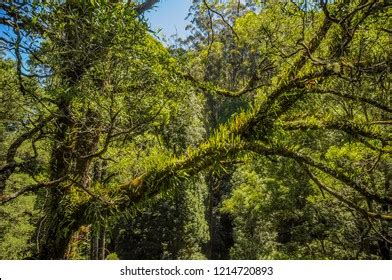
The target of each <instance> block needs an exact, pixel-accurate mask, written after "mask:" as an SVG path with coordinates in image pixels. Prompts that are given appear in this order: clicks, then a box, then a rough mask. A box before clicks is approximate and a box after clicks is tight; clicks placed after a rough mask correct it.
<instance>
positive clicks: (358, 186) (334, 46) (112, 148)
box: [0, 0, 392, 259]
mask: <svg viewBox="0 0 392 280" xmlns="http://www.w3.org/2000/svg"><path fill="white" fill-rule="evenodd" d="M156 2H157V1H146V3H145V4H142V6H137V5H136V4H134V3H132V2H128V3H122V2H115V1H114V2H113V1H110V2H106V1H97V2H95V1H92V2H91V3H90V2H89V3H87V2H85V1H82V2H79V1H65V2H64V3H59V4H58V3H57V4H53V3H49V4H45V5H44V6H43V4H42V3H39V2H37V3H36V2H34V1H33V2H31V3H30V2H29V3H23V4H18V3H16V2H15V3H14V2H11V3H10V4H8V3H4V4H0V8H1V10H2V11H3V13H1V16H0V24H2V25H4V26H6V28H7V29H8V30H9V31H10V32H11V33H12V34H11V35H10V36H4V38H3V36H2V37H1V39H2V40H1V41H2V42H3V43H4V44H3V47H2V48H3V49H7V50H8V51H9V52H11V53H13V54H14V56H15V61H16V63H15V66H14V69H15V70H14V71H15V73H16V74H15V76H16V87H17V89H15V91H18V93H19V95H18V97H17V98H21V100H22V101H21V102H23V103H25V104H28V107H27V109H28V110H25V111H23V112H24V114H22V115H21V116H18V117H17V120H18V123H17V125H16V127H15V128H14V130H13V131H12V132H10V133H9V135H8V136H7V137H8V138H7V139H5V140H4V141H3V142H2V145H3V146H4V147H7V148H6V149H7V152H6V153H5V154H6V156H2V157H3V158H2V167H1V173H0V174H1V178H0V179H1V183H0V195H1V202H2V203H7V202H10V201H12V200H13V199H15V198H17V197H19V196H21V195H24V194H26V193H35V194H37V195H38V198H39V200H40V201H41V202H40V204H39V207H41V208H42V209H44V215H43V218H42V220H41V221H40V223H39V225H40V226H39V227H37V229H38V230H37V236H36V237H37V240H40V241H39V244H38V247H39V248H40V250H39V253H38V257H39V258H43V259H58V258H64V257H66V256H67V250H68V249H69V247H70V243H72V242H71V241H72V240H73V237H75V236H77V235H78V232H79V233H80V230H81V229H82V227H83V226H86V225H92V224H97V223H98V224H99V223H102V222H103V221H104V220H106V219H107V218H108V217H112V216H115V215H116V213H121V212H124V211H125V210H127V211H128V210H130V209H131V210H132V209H135V208H137V207H138V206H139V205H141V203H146V202H148V201H150V200H152V199H154V198H157V197H164V195H165V194H168V195H169V196H170V194H171V192H172V191H173V190H175V189H176V187H179V186H180V187H181V186H185V185H187V184H188V183H186V182H187V181H189V182H192V180H193V178H195V176H199V174H200V172H203V171H206V170H207V171H208V170H210V171H211V170H213V171H214V172H224V171H225V169H226V168H227V165H233V164H241V163H243V162H246V161H248V159H249V158H252V157H256V158H258V159H260V162H265V164H266V165H272V166H274V164H275V162H283V163H280V164H283V165H285V164H290V166H293V167H292V169H291V170H292V171H291V172H292V173H291V174H290V175H291V176H293V175H295V174H302V176H304V178H306V179H307V181H308V182H306V184H305V183H304V185H306V186H308V187H309V186H310V185H311V186H313V187H317V188H318V189H320V190H321V191H322V192H323V193H324V195H326V196H328V197H329V199H333V201H336V200H337V201H339V203H340V204H339V205H341V204H342V205H344V206H345V207H347V208H348V209H351V210H355V213H357V217H358V219H361V221H365V223H368V224H369V225H371V230H372V231H373V233H376V235H377V236H378V237H380V239H379V242H378V246H379V255H380V256H381V257H382V258H390V247H389V241H388V240H389V239H388V238H389V236H388V232H387V229H388V225H389V223H390V220H391V219H392V216H391V213H390V205H391V203H392V196H391V193H390V180H391V174H390V165H391V158H390V154H391V151H390V140H391V138H390V129H389V125H390V114H391V111H392V109H391V108H390V103H391V102H390V101H391V100H390V96H389V95H388V93H389V91H390V79H391V75H390V67H391V48H390V47H389V45H390V44H388V42H389V40H390V28H391V27H390V21H389V20H388V19H389V16H390V13H391V4H389V3H387V2H383V1H374V0H373V1H343V2H336V3H335V2H334V3H326V2H324V1H290V2H276V1H270V2H269V1H266V3H262V4H260V5H259V6H258V8H257V9H255V10H254V11H253V12H247V13H244V14H239V15H238V18H236V19H235V20H234V19H226V18H225V16H227V15H226V14H222V12H221V10H220V9H218V8H219V7H217V6H216V5H215V3H213V2H209V1H203V2H202V3H201V5H204V6H203V7H204V9H206V10H205V11H207V16H208V15H210V17H209V18H210V21H209V22H210V24H209V32H207V33H208V34H209V38H210V40H207V43H206V42H205V41H204V40H201V41H200V42H201V43H200V45H199V46H198V47H197V48H196V49H193V50H190V51H188V52H187V51H186V54H185V56H186V57H190V58H193V59H192V60H190V61H191V63H190V64H188V65H187V64H186V63H181V59H178V57H176V56H173V55H172V54H171V53H170V52H168V51H167V50H166V49H165V48H164V47H162V46H161V45H160V44H159V43H158V42H157V41H155V40H154V39H152V38H151V36H149V35H148V34H147V31H146V27H145V25H144V24H143V22H142V21H140V20H138V17H137V12H138V9H139V12H140V11H143V10H144V8H142V7H145V8H148V7H151V5H153V4H154V3H156ZM230 3H234V1H232V2H230ZM230 3H229V4H230ZM237 3H239V2H237ZM229 7H230V6H229ZM223 10H224V9H223ZM212 14H214V15H215V17H216V19H219V21H218V22H217V21H215V22H214V21H213V19H212ZM3 15H4V16H3ZM222 26H225V28H222ZM205 30H207V29H205ZM219 32H222V33H221V34H224V35H223V36H222V37H220V38H219V40H220V41H219V42H217V41H215V39H212V36H214V37H215V34H219ZM228 32H229V33H230V34H231V35H227V34H228ZM129 34H132V35H131V36H129ZM207 36H208V35H207ZM37 38H39V40H37ZM225 38H226V39H227V42H229V43H230V44H229V47H227V45H225V44H224V43H227V42H226V41H224V40H225ZM222 48H226V49H224V51H222ZM25 54H28V55H30V58H29V59H30V63H29V65H27V64H26V62H25V60H24V59H23V56H25ZM222 55H225V56H223V57H222ZM244 55H245V56H244ZM203 56H204V58H203ZM205 57H207V58H208V57H217V58H219V59H214V60H213V61H219V62H220V63H222V64H221V65H222V66H223V67H224V69H225V71H226V70H227V72H225V71H216V69H208V67H209V66H211V65H209V63H208V59H205ZM237 58H238V59H237ZM183 61H184V60H183ZM185 61H186V59H185ZM242 64H244V65H243V66H242ZM190 65H191V66H193V65H199V66H200V68H201V69H202V71H200V72H197V71H195V72H196V73H192V74H190V73H189V72H188V71H187V69H189V66H190ZM204 67H205V68H204ZM206 69H208V71H205V70H206ZM205 73H216V74H217V76H216V77H214V78H213V79H206V76H204V75H203V74H205ZM225 73H230V75H224V74H225ZM207 77H208V76H207ZM228 81H230V83H228ZM226 85H227V86H226ZM189 88H192V89H195V90H198V91H200V92H202V93H206V94H208V95H210V96H215V95H220V96H223V97H224V98H225V99H230V100H239V99H240V98H241V99H242V100H241V102H240V104H241V105H240V106H238V107H236V106H234V107H231V108H230V109H229V110H227V112H229V115H230V116H229V117H225V118H224V119H223V120H220V122H224V123H223V124H221V125H218V124H216V125H214V126H212V127H210V128H211V131H210V132H209V133H208V134H207V135H208V136H207V137H206V138H205V139H204V141H202V142H201V143H199V144H197V145H194V144H193V145H192V144H191V143H189V142H187V143H184V145H185V146H188V147H186V148H182V149H179V150H171V149H170V148H169V147H168V146H164V145H160V141H161V140H163V139H165V137H164V135H161V134H160V133H158V132H157V129H158V128H159V127H162V126H165V125H167V123H168V121H169V120H170V118H171V116H173V115H174V112H175V110H176V109H177V108H178V104H180V103H181V102H184V99H185V96H186V95H187V94H188V92H189ZM1 91H2V93H3V94H4V93H5V92H7V88H5V89H4V88H2V89H1ZM245 97H246V98H245ZM236 102H238V101H233V103H236ZM219 103H220V102H219ZM242 104H243V105H242ZM12 105H13V104H12ZM13 106H14V105H13ZM229 107H230V106H229ZM206 108H208V107H206ZM238 108H240V109H241V110H242V111H241V110H238ZM211 109H212V108H211V106H210V110H211ZM224 109H225V110H226V109H227V107H225V108H224ZM166 138H167V137H166ZM169 139H170V138H169ZM23 146H25V147H26V146H27V147H31V149H30V152H27V153H26V154H25V155H24V156H22V150H23ZM261 159H262V160H261ZM37 161H38V162H37ZM33 164H35V165H34V167H35V168H34V169H33V170H32V168H26V167H30V166H32V165H33ZM294 166H295V167H294ZM298 170H300V171H298ZM22 174H23V175H26V176H28V178H30V179H31V180H33V181H35V183H31V184H30V185H27V186H23V187H22V186H18V188H17V189H15V190H12V188H11V187H10V182H11V180H12V179H13V178H15V177H17V176H21V175H22ZM280 176H282V175H280ZM191 184H192V183H191ZM192 186H194V185H192ZM279 186H282V185H279ZM43 190H47V193H48V194H47V195H46V196H45V194H44V192H43ZM296 190H297V186H294V187H293V190H292V193H293V194H295V195H297V194H298V192H297V191H296ZM299 193H301V192H299ZM295 195H294V196H295ZM44 198H45V200H44ZM291 198H292V196H290V195H288V196H287V198H286V200H287V199H291ZM272 201H273V200H272ZM294 208H295V207H294ZM300 210H301V211H302V210H303V209H302V208H300ZM304 214H306V210H304ZM343 216H344V215H343ZM293 226H295V223H294V224H293ZM278 228H279V227H278ZM280 228H281V227H280ZM275 229H276V227H275ZM281 229H282V228H281ZM377 233H378V234H377ZM281 234H283V235H284V232H281ZM95 236H97V234H95ZM282 238H283V237H282ZM283 239H284V238H283ZM98 243H99V242H98ZM254 256H256V255H254Z"/></svg>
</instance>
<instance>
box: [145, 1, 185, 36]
mask: <svg viewBox="0 0 392 280" xmlns="http://www.w3.org/2000/svg"><path fill="white" fill-rule="evenodd" d="M191 4H192V0H161V1H160V2H159V3H158V4H157V6H156V7H155V8H154V9H153V10H151V11H149V12H147V13H146V15H145V16H146V18H147V19H148V21H149V22H150V24H151V29H152V30H154V31H157V30H159V29H162V30H161V32H160V33H159V35H160V36H161V37H162V36H165V37H166V38H168V39H170V37H171V36H172V35H176V34H177V35H178V36H179V37H185V36H186V34H187V33H186V31H185V27H186V26H187V24H189V21H188V20H185V18H186V16H187V15H188V11H189V7H190V6H191Z"/></svg>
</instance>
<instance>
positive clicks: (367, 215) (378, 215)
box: [302, 165, 392, 221]
mask: <svg viewBox="0 0 392 280" xmlns="http://www.w3.org/2000/svg"><path fill="white" fill-rule="evenodd" d="M302 168H303V169H304V170H305V172H306V173H307V174H308V175H309V177H310V179H312V181H313V182H314V183H315V184H316V185H317V186H318V187H319V188H320V189H322V190H324V191H326V192H327V193H329V194H330V195H332V196H333V197H335V198H336V199H337V200H339V201H341V202H343V203H344V204H346V205H347V206H348V207H349V208H351V209H354V210H356V211H358V212H359V213H360V214H361V215H363V216H364V217H365V218H374V219H380V220H385V221H392V215H388V214H381V213H374V212H368V211H366V210H365V209H362V208H361V207H359V206H358V205H356V204H355V203H353V202H351V201H349V200H348V199H346V198H344V197H343V196H342V195H340V194H338V193H337V192H335V191H333V190H332V189H331V188H329V187H327V186H326V185H325V184H323V183H322V182H321V181H320V180H319V179H318V178H317V177H316V176H315V175H314V174H313V173H312V172H311V171H310V170H309V169H308V168H307V167H305V166H303V165H302Z"/></svg>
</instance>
